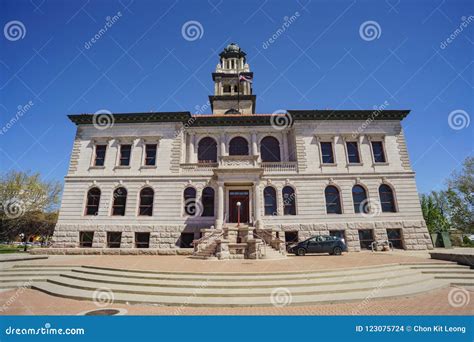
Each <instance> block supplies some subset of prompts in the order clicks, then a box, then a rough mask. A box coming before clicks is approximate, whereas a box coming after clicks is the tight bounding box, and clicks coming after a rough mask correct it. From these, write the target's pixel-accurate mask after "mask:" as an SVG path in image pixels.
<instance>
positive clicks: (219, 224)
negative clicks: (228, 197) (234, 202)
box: [215, 182, 224, 229]
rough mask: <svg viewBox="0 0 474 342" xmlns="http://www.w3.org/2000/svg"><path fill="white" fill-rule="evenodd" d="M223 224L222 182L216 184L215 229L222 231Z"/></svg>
mask: <svg viewBox="0 0 474 342" xmlns="http://www.w3.org/2000/svg"><path fill="white" fill-rule="evenodd" d="M223 223H224V182H217V215H216V223H215V227H216V229H222V226H223Z"/></svg>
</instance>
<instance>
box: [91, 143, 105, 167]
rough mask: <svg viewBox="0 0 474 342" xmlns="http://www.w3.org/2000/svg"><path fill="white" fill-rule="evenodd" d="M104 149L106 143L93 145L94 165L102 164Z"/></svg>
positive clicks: (103, 161)
mask: <svg viewBox="0 0 474 342" xmlns="http://www.w3.org/2000/svg"><path fill="white" fill-rule="evenodd" d="M106 150H107V145H96V146H95V160H94V165H95V166H104V163H105V151H106Z"/></svg>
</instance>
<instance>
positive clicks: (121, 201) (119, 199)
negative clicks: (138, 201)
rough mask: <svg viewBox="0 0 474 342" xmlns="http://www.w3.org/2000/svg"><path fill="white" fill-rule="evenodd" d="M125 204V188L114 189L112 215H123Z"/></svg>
mask: <svg viewBox="0 0 474 342" xmlns="http://www.w3.org/2000/svg"><path fill="white" fill-rule="evenodd" d="M126 205H127V189H125V188H117V189H115V191H114V202H113V206H112V215H113V216H125V206H126Z"/></svg>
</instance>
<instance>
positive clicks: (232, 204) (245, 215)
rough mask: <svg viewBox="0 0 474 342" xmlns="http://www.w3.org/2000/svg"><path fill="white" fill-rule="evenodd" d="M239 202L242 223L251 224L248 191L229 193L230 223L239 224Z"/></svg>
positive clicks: (232, 191)
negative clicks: (238, 203)
mask: <svg viewBox="0 0 474 342" xmlns="http://www.w3.org/2000/svg"><path fill="white" fill-rule="evenodd" d="M237 202H240V203H241V206H240V222H241V223H248V222H249V216H250V215H249V192H248V191H247V190H235V191H234V190H231V191H229V222H237V210H238V209H237Z"/></svg>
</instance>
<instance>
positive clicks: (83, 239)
mask: <svg viewBox="0 0 474 342" xmlns="http://www.w3.org/2000/svg"><path fill="white" fill-rule="evenodd" d="M93 240H94V232H79V247H84V248H85V247H92V241H93Z"/></svg>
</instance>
